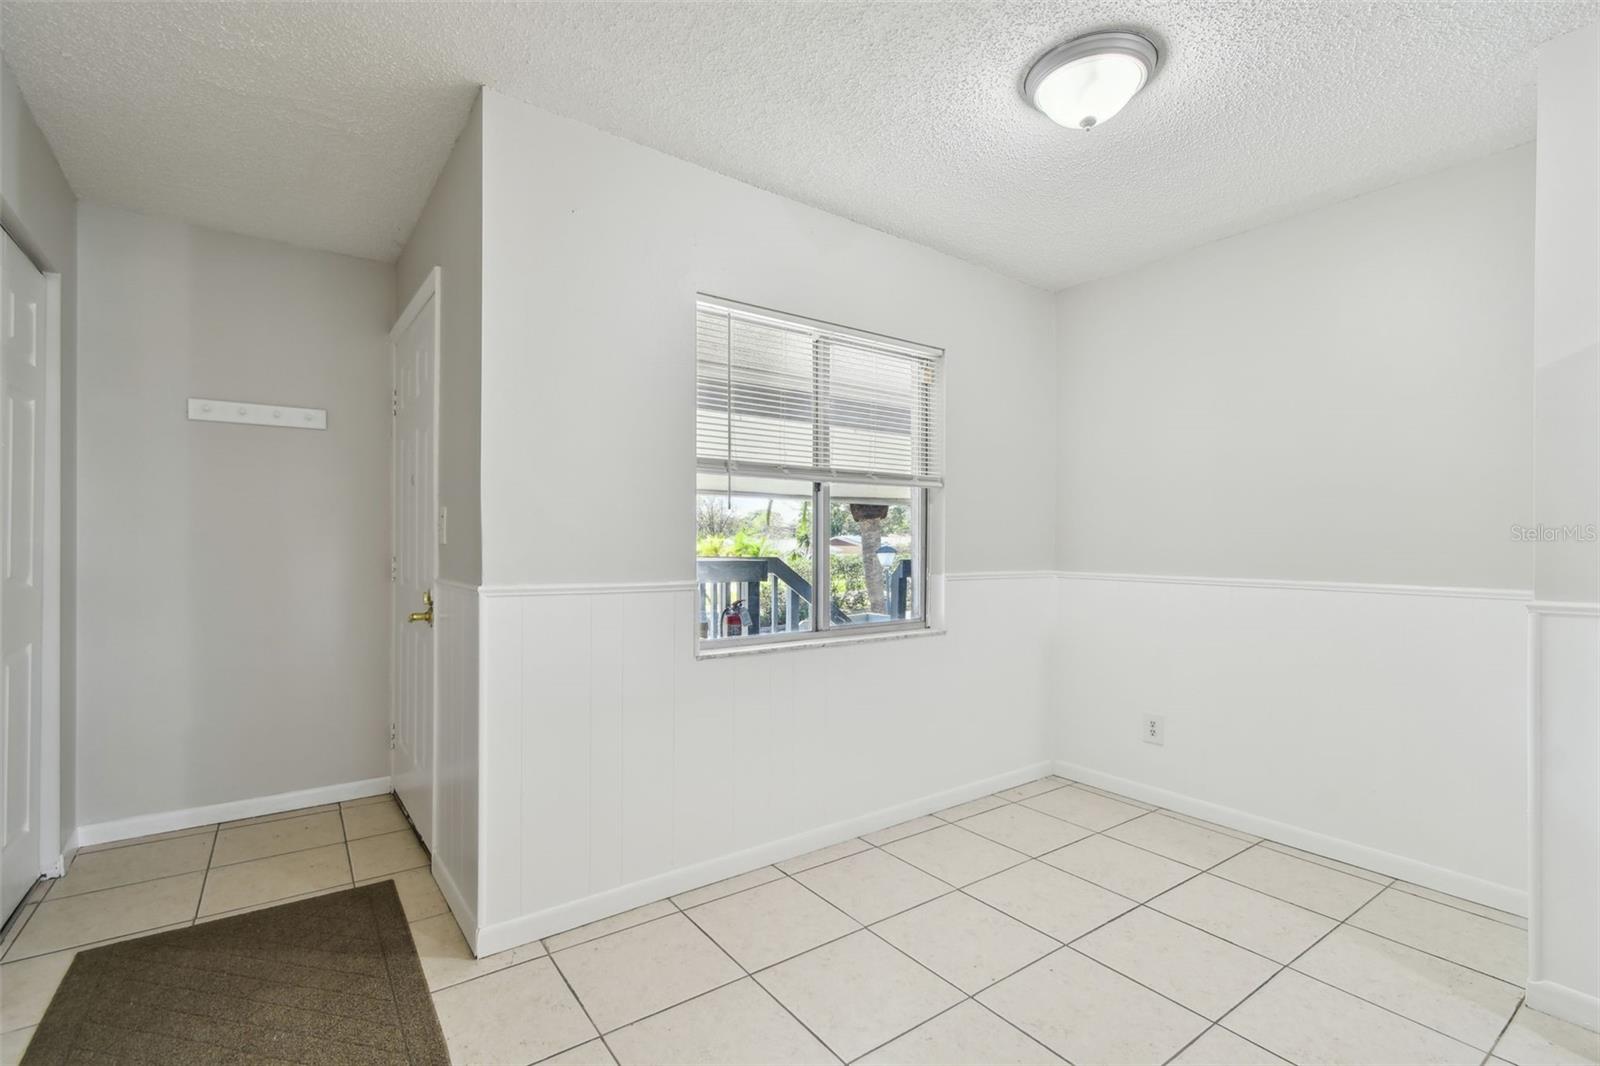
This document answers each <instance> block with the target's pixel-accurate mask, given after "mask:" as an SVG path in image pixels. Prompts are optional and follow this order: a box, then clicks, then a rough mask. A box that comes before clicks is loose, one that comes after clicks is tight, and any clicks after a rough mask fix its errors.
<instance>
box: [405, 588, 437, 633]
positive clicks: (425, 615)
mask: <svg viewBox="0 0 1600 1066" xmlns="http://www.w3.org/2000/svg"><path fill="white" fill-rule="evenodd" d="M422 602H423V603H425V604H427V606H428V609H427V610H426V611H412V612H411V614H410V616H409V617H407V618H406V621H408V622H426V623H428V624H429V625H430V626H431V625H433V593H432V592H424V593H423V594H422Z"/></svg>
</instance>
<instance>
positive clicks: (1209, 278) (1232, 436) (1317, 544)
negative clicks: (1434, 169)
mask: <svg viewBox="0 0 1600 1066" xmlns="http://www.w3.org/2000/svg"><path fill="white" fill-rule="evenodd" d="M1058 310H1059V318H1058V323H1059V333H1058V343H1059V345H1060V352H1061V383H1060V400H1061V403H1060V418H1061V429H1060V439H1061V481H1060V495H1059V497H1058V499H1059V507H1060V522H1059V527H1060V534H1059V535H1060V551H1059V559H1060V565H1061V566H1062V568H1064V569H1067V570H1079V571H1099V572H1127V573H1148V574H1176V575H1188V576H1207V577H1242V578H1264V579H1292V580H1313V581H1347V582H1373V583H1384V584H1405V585H1444V586H1469V587H1493V588H1515V589H1526V588H1530V587H1531V586H1532V578H1533V573H1532V565H1533V558H1532V548H1531V545H1530V544H1528V543H1527V542H1519V541H1517V540H1515V539H1514V538H1513V535H1512V529H1511V527H1512V526H1513V525H1516V524H1519V523H1522V524H1525V523H1528V522H1530V521H1531V518H1532V513H1533V499H1532V497H1533V491H1532V490H1533V437H1534V434H1533V405H1534V397H1533V377H1532V374H1531V373H1530V372H1529V366H1530V364H1531V362H1532V344H1533V152H1532V149H1531V146H1525V147H1521V148H1517V149H1513V150H1511V151H1508V152H1504V153H1501V154H1498V155H1495V156H1492V157H1489V158H1486V159H1483V160H1480V161H1477V162H1474V163H1471V164H1468V165H1465V166H1461V167H1457V168H1454V169H1451V170H1446V171H1442V172H1440V173H1437V174H1432V175H1429V176H1426V177H1423V178H1418V179H1415V180H1413V181H1408V182H1405V183H1403V184H1400V185H1395V186H1392V187H1390V188H1388V189H1384V190H1381V191H1379V192H1375V193H1372V194H1370V195H1366V196H1362V197H1359V198H1356V199H1353V200H1349V201H1346V202H1344V203H1340V204H1336V205H1334V206H1331V207H1327V208H1323V209H1320V210H1317V211H1312V212H1309V213H1307V214H1303V215H1299V216H1297V217H1294V218H1291V219H1288V220H1285V221H1283V222H1278V223H1275V224H1273V225H1269V226H1264V227H1262V228H1260V229H1256V230H1252V231H1250V232H1247V233H1244V234H1241V235H1239V236H1237V237H1232V238H1229V239H1227V240H1222V241H1217V242H1215V243H1213V244H1209V245H1205V246H1204V247H1201V248H1197V249H1195V250H1193V251H1190V252H1187V253H1184V254H1182V255H1178V256H1175V257H1173V258H1170V259H1166V260H1163V261H1161V262H1158V263H1155V264H1152V265H1150V266H1148V267H1144V268H1142V269H1139V270H1135V271H1132V272H1130V273H1127V274H1123V275H1120V276H1117V277H1114V278H1110V279H1107V280H1104V281H1099V282H1094V283H1091V284H1088V285H1083V286H1080V287H1077V288H1073V289H1070V290H1068V291H1067V292H1065V293H1064V294H1063V295H1062V296H1061V297H1060V300H1059V304H1058Z"/></svg>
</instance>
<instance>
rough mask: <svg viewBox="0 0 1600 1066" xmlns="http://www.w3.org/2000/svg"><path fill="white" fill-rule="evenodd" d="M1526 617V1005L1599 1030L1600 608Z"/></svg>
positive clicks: (1541, 610) (1545, 608)
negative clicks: (1528, 881) (1530, 710)
mask: <svg viewBox="0 0 1600 1066" xmlns="http://www.w3.org/2000/svg"><path fill="white" fill-rule="evenodd" d="M1528 616H1529V627H1530V628H1529V633H1528V646H1529V653H1530V654H1529V660H1530V662H1531V666H1532V676H1531V678H1530V681H1529V687H1530V702H1531V703H1532V705H1533V713H1532V715H1531V720H1530V722H1529V727H1528V734H1529V735H1528V747H1529V757H1530V762H1529V775H1530V782H1529V790H1528V795H1529V808H1530V811H1529V822H1530V825H1529V829H1530V833H1531V840H1530V848H1529V858H1530V863H1529V865H1530V867H1531V869H1532V885H1531V888H1530V893H1529V895H1530V900H1529V903H1530V907H1529V915H1528V948H1529V959H1528V1005H1529V1006H1531V1007H1535V1008H1537V1009H1539V1010H1542V1011H1545V1012H1546V1013H1549V1014H1554V1015H1557V1016H1558V1017H1562V1018H1565V1019H1567V1020H1568V1021H1571V1022H1576V1023H1578V1024H1579V1025H1586V1026H1588V1027H1589V1028H1591V1029H1600V605H1596V604H1540V603H1535V604H1532V605H1530V608H1529V612H1528Z"/></svg>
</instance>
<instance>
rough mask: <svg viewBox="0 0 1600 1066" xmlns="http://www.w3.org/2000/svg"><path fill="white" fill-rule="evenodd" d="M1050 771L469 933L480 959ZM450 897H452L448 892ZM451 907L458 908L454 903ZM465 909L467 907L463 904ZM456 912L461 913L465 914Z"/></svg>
mask: <svg viewBox="0 0 1600 1066" xmlns="http://www.w3.org/2000/svg"><path fill="white" fill-rule="evenodd" d="M1048 773H1050V764H1049V763H1047V762H1041V763H1035V764H1033V765H1030V766H1024V767H1021V768H1019V769H1016V770H1012V771H1009V772H1007V773H1003V774H997V775H995V776H994V777H988V778H984V779H983V780H981V781H972V782H969V783H967V784H965V785H961V786H960V787H958V788H952V789H947V790H946V791H943V792H937V793H934V794H932V795H928V796H923V797H921V798H920V799H915V800H911V801H910V802H907V803H899V804H896V805H895V806H893V807H883V808H880V809H879V810H876V811H872V812H871V813H868V814H863V815H861V816H859V817H856V818H849V819H846V820H845V821H842V822H834V823H833V824H831V825H825V826H822V827H820V828H817V829H811V830H807V831H806V832H804V833H796V834H795V835H793V836H789V837H784V838H782V839H779V840H774V841H772V842H770V843H767V844H761V845H758V846H757V847H753V848H747V849H745V850H743V851H737V852H733V853H732V854H729V855H720V856H718V857H717V858H714V859H707V860H706V861H704V862H698V863H695V864H694V865H693V866H683V867H679V868H678V869H675V870H668V871H667V872H666V873H662V874H657V875H656V876H654V877H647V878H645V879H644V880H642V881H633V882H630V883H629V884H626V885H619V886H617V887H616V888H613V889H608V890H607V891H605V892H597V893H595V894H594V895H592V896H584V897H583V898H581V899H575V900H572V901H571V902H568V903H562V904H560V905H558V906H555V907H549V908H546V909H545V910H542V911H536V912H534V913H532V914H525V915H522V916H521V917H518V918H512V919H510V920H508V921H503V922H497V923H495V924H493V925H488V926H483V927H481V928H479V929H478V930H477V936H476V937H473V936H472V935H471V934H468V938H467V939H468V940H469V942H471V943H472V947H473V952H474V954H476V955H478V956H479V957H480V958H481V957H482V956H484V955H493V954H495V953H496V952H500V951H505V950H507V949H508V948H514V947H518V946H520V945H522V944H528V943H531V942H533V941H535V940H538V939H539V938H540V937H546V936H550V935H552V934H554V933H560V932H565V931H566V930H568V929H573V928H576V927H577V926H580V925H585V924H587V923H589V922H593V921H598V920H599V919H601V918H607V917H610V916H611V915H613V914H620V913H622V912H623V911H626V910H631V909H633V908H634V907H639V906H642V905H644V904H646V903H653V902H655V901H656V900H658V899H663V898H665V897H667V896H674V895H677V894H678V893H680V892H687V891H689V890H690V889H694V888H700V887H701V886H703V885H709V884H712V883H713V882H716V881H721V880H722V879H723V878H727V877H733V876H735V875H737V874H742V873H744V872H746V871H748V870H753V869H755V868H757V867H759V866H766V865H769V864H771V863H774V862H782V861H783V860H784V859H791V858H794V857H795V856H796V855H804V854H805V853H806V852H808V851H815V850H816V849H817V848H825V847H827V846H829V845H830V844H837V843H839V842H840V841H841V840H848V839H850V838H851V837H854V836H860V835H861V834H863V833H871V832H875V831H876V830H879V829H884V828H887V827H888V826H891V825H894V824H896V823H897V822H903V821H906V820H907V819H909V818H916V817H918V816H919V815H924V814H931V813H932V812H934V811H937V810H943V809H944V808H945V807H953V806H955V805H956V804H958V803H965V802H966V801H967V800H972V799H977V798H978V797H979V796H987V795H988V794H989V793H991V792H998V791H999V790H1001V789H1004V788H1010V787H1012V786H1013V785H1020V784H1023V783H1024V782H1027V781H1032V780H1035V779H1036V778H1040V777H1043V776H1045V775H1046V774H1048ZM446 898H447V900H448V896H447V897H446ZM452 909H454V907H453V905H452ZM464 909H465V908H464ZM461 913H462V912H461V911H457V915H458V917H459V915H460V914H461Z"/></svg>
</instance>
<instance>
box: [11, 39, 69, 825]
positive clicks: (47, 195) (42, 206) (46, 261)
mask: <svg viewBox="0 0 1600 1066" xmlns="http://www.w3.org/2000/svg"><path fill="white" fill-rule="evenodd" d="M0 221H3V222H4V224H5V228H6V231H7V232H8V233H10V234H11V236H12V239H13V240H15V241H16V242H17V245H18V247H20V248H21V249H22V250H23V251H25V252H27V253H28V254H29V255H30V256H31V257H32V258H33V260H34V262H35V263H36V264H37V265H39V266H40V267H41V268H42V269H44V270H47V271H51V272H54V273H57V274H60V275H61V634H60V640H61V808H60V810H61V815H60V819H61V834H62V840H63V841H65V839H66V836H67V834H68V833H70V832H71V831H72V828H73V826H75V825H76V824H77V822H76V820H75V819H76V816H77V806H76V802H75V797H76V789H77V778H76V770H77V747H76V741H77V729H78V716H77V710H76V708H77V686H76V679H75V671H74V666H75V663H76V649H77V641H76V618H77V612H76V604H75V601H76V588H77V555H76V550H75V549H76V543H75V539H74V530H75V529H76V528H77V492H76V484H77V482H76V478H75V475H74V471H75V468H76V452H77V447H76V431H77V418H76V407H75V396H76V393H77V367H78V359H77V351H78V344H77V332H78V330H77V326H78V323H77V305H78V267H77V257H78V200H77V197H76V196H74V195H73V192H72V188H71V186H69V185H68V184H67V179H66V177H65V176H64V175H63V174H62V173H61V167H60V166H59V165H57V163H56V157H55V155H54V153H52V152H51V150H50V145H49V144H48V143H47V142H46V141H45V139H44V134H42V133H41V132H40V131H39V127H38V126H37V125H36V124H35V123H34V121H33V114H32V112H30V111H29V110H28V104H27V101H25V100H24V99H23V98H22V93H21V91H20V90H18V88H17V83H16V80H15V79H14V78H13V77H12V76H11V71H10V69H9V68H7V67H6V65H5V63H4V62H3V61H0Z"/></svg>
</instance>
